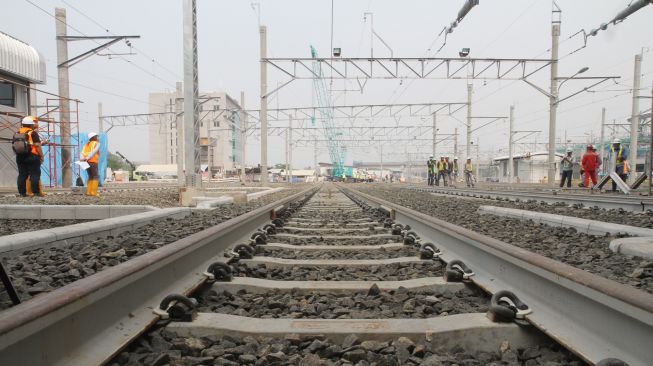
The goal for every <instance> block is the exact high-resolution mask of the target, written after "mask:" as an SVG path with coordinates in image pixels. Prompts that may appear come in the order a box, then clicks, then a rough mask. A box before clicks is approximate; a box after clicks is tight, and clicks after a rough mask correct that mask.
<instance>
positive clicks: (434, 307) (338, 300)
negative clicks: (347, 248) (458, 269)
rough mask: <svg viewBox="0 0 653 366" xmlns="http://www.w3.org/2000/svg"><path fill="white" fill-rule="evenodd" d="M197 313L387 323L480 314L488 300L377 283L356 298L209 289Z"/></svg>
mask: <svg viewBox="0 0 653 366" xmlns="http://www.w3.org/2000/svg"><path fill="white" fill-rule="evenodd" d="M197 299H198V300H199V308H198V311H200V312H213V313H223V314H231V315H239V316H247V317H253V318H295V319H299V318H302V319H304V318H307V319H386V318H428V317H435V316H446V315H449V314H452V315H453V314H464V313H485V312H487V310H488V304H489V298H488V297H487V296H486V295H485V294H484V293H482V292H481V291H480V290H473V289H471V288H470V289H465V290H463V291H458V292H456V293H447V294H437V295H436V293H435V291H431V290H426V291H424V290H422V291H410V290H408V289H406V288H403V287H400V288H399V289H397V290H396V291H379V288H378V287H377V286H376V285H372V287H371V288H370V289H369V290H368V291H364V292H359V293H356V294H327V293H318V292H311V293H306V294H303V293H302V294H299V293H297V294H293V293H286V294H279V293H278V292H276V291H269V292H267V293H263V294H253V293H249V292H247V291H245V290H243V291H238V292H237V293H235V294H233V293H230V292H228V291H219V290H218V291H216V290H209V291H206V292H205V293H203V294H202V295H200V296H197Z"/></svg>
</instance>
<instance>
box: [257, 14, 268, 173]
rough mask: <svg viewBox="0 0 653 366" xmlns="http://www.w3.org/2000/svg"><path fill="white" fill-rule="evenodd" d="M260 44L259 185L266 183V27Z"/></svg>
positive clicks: (263, 27)
mask: <svg viewBox="0 0 653 366" xmlns="http://www.w3.org/2000/svg"><path fill="white" fill-rule="evenodd" d="M259 33H260V36H261V38H260V42H261V108H260V109H261V112H260V116H259V120H260V122H261V184H267V183H268V97H267V93H268V64H267V62H265V61H263V59H264V58H266V57H268V56H267V53H268V44H267V42H268V41H267V27H266V26H264V25H262V26H261V28H260V30H259Z"/></svg>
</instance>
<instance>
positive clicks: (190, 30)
mask: <svg viewBox="0 0 653 366" xmlns="http://www.w3.org/2000/svg"><path fill="white" fill-rule="evenodd" d="M183 6H184V9H183V17H184V21H183V29H184V39H183V42H184V171H185V178H186V180H185V185H186V186H187V187H197V186H200V185H201V177H199V176H198V173H199V168H200V151H199V143H200V141H199V135H200V131H199V125H200V124H199V107H200V106H199V84H198V74H197V7H196V0H184V3H183Z"/></svg>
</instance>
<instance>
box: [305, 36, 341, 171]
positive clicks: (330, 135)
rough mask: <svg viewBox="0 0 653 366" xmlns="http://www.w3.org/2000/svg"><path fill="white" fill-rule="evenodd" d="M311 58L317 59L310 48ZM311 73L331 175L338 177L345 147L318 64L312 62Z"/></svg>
mask: <svg viewBox="0 0 653 366" xmlns="http://www.w3.org/2000/svg"><path fill="white" fill-rule="evenodd" d="M311 57H313V58H317V50H316V49H315V47H313V46H311ZM313 72H314V73H315V75H317V76H318V77H316V78H315V79H314V83H313V86H314V88H315V95H316V98H317V102H318V108H317V109H318V111H319V112H320V116H321V118H322V124H323V126H324V129H323V132H324V137H325V138H326V140H327V141H328V145H327V146H328V148H329V157H330V158H331V163H332V164H333V172H332V175H333V176H335V177H340V176H342V174H343V173H344V161H345V156H346V154H347V147H346V146H345V145H344V144H343V142H342V141H341V140H340V139H341V136H342V133H340V132H339V131H338V130H337V128H336V127H335V125H334V123H333V115H332V108H331V97H330V96H329V93H328V89H327V87H326V83H325V82H324V75H323V73H322V67H321V66H320V63H319V62H313Z"/></svg>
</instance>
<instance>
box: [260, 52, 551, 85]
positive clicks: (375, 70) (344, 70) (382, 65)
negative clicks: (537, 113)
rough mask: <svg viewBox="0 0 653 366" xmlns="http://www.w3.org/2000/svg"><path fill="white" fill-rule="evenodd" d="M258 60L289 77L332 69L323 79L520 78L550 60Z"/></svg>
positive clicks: (379, 58) (297, 77) (377, 58)
mask: <svg viewBox="0 0 653 366" xmlns="http://www.w3.org/2000/svg"><path fill="white" fill-rule="evenodd" d="M261 61H262V62H264V63H266V64H268V65H270V66H272V67H274V68H275V69H277V70H279V71H281V72H282V73H283V74H285V75H287V76H289V77H290V78H291V80H294V79H315V78H317V77H318V75H316V74H315V72H314V71H313V69H312V67H310V65H309V63H313V62H317V63H318V64H320V65H322V66H323V67H324V68H325V69H328V70H331V71H333V74H332V75H330V76H328V77H325V78H326V79H504V80H523V79H526V78H528V77H529V76H531V75H533V74H535V73H536V72H538V71H540V70H542V69H543V68H545V67H547V66H549V65H550V64H551V60H549V59H518V58H505V59H500V58H445V57H419V58H405V57H391V58H381V57H374V58H371V57H362V58H263V59H262V60H261ZM463 70H469V71H468V72H461V71H463Z"/></svg>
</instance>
